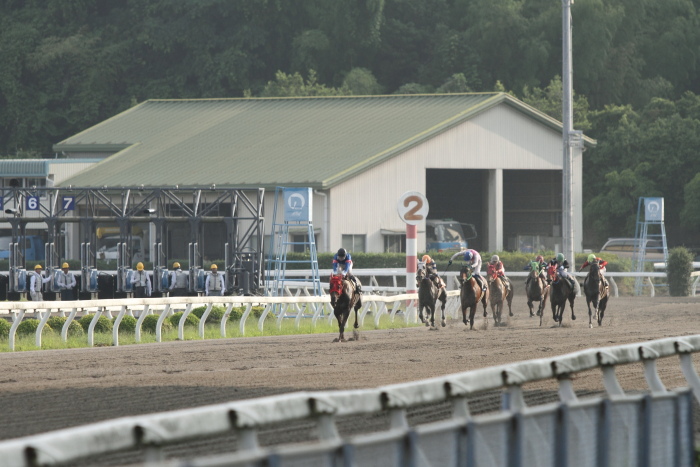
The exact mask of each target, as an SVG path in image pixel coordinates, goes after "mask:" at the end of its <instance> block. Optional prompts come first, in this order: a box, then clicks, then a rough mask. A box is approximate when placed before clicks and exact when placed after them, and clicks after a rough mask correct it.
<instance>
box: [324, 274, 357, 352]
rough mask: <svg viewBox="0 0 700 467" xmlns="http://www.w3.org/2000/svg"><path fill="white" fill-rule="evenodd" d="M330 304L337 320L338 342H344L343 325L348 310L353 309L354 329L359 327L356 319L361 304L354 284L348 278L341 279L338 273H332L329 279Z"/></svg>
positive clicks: (348, 312) (348, 313)
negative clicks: (338, 329)
mask: <svg viewBox="0 0 700 467" xmlns="http://www.w3.org/2000/svg"><path fill="white" fill-rule="evenodd" d="M330 294H331V305H332V306H333V314H334V315H335V318H336V319H337V320H338V327H339V328H340V336H338V342H345V325H346V324H347V322H348V318H349V317H350V310H351V309H352V308H354V309H355V326H354V328H355V330H357V328H359V327H360V324H359V322H358V319H357V311H358V310H359V309H360V307H361V306H362V302H361V301H360V294H358V293H355V284H353V282H352V281H351V280H350V279H343V277H342V276H341V275H339V274H334V275H332V276H331V279H330Z"/></svg>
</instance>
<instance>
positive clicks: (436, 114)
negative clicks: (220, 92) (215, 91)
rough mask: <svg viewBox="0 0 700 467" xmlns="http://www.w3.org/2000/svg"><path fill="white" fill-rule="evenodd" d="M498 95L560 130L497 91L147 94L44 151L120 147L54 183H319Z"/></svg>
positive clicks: (396, 149)
mask: <svg viewBox="0 0 700 467" xmlns="http://www.w3.org/2000/svg"><path fill="white" fill-rule="evenodd" d="M503 102H505V103H507V104H509V105H512V106H515V107H516V108H519V109H520V110H522V111H524V112H527V113H529V114H531V115H532V116H533V117H534V118H536V119H538V120H540V121H541V122H542V123H544V124H546V125H549V126H553V127H557V126H558V128H559V129H561V124H559V123H558V122H556V121H555V120H553V119H551V118H549V117H547V116H546V115H544V114H542V113H540V112H538V111H536V110H534V109H532V108H531V107H529V106H527V105H525V104H523V103H522V102H520V101H517V100H516V99H514V98H512V97H510V96H508V95H506V94H502V93H486V94H449V95H410V96H371V97H324V98H258V99H213V100H150V101H146V102H144V103H142V104H140V105H138V106H135V107H133V108H131V109H129V110H127V111H125V112H123V113H121V114H118V115H116V116H114V117H112V118H110V119H109V120H106V121H104V122H102V123H100V124H98V125H96V126H94V127H92V128H89V129H87V130H85V131H83V132H81V133H79V134H77V135H75V136H72V137H70V138H68V139H66V140H64V141H62V142H61V143H58V144H56V145H55V146H54V150H56V151H69V150H70V151H71V152H79V151H81V149H82V150H85V151H96V150H97V151H99V150H100V149H103V148H112V149H114V148H125V149H122V150H120V151H119V152H118V153H117V154H115V155H113V156H111V157H109V158H107V159H106V160H104V161H103V162H100V163H99V164H97V165H95V166H94V167H92V168H90V169H88V170H85V171H83V172H81V173H80V174H78V175H76V176H74V177H71V178H70V179H68V180H65V181H64V182H63V183H62V184H63V185H66V184H71V185H73V186H85V187H89V186H104V185H106V186H137V185H144V186H173V185H176V184H177V185H180V186H209V185H211V184H216V185H217V186H229V187H248V186H256V187H258V186H260V187H274V186H280V185H283V186H310V187H314V188H325V187H329V186H332V185H335V184H337V183H339V182H341V181H343V180H345V179H347V178H349V177H352V176H354V175H356V174H357V173H359V172H361V171H363V170H366V169H368V168H370V167H372V166H374V165H376V164H378V163H380V162H382V161H383V160H385V159H387V158H389V157H393V156H394V155H396V154H398V153H400V152H402V151H404V150H405V149H407V148H409V147H411V146H413V145H415V144H418V143H420V142H421V141H424V140H425V139H427V138H430V137H432V136H434V135H435V134H438V133H440V132H442V131H444V130H446V129H447V128H450V127H452V126H454V125H456V124H458V123H460V122H462V121H464V120H465V119H468V118H470V117H471V116H472V115H474V114H475V113H478V112H480V111H483V110H486V109H488V108H490V107H491V106H493V105H497V104H499V103H503Z"/></svg>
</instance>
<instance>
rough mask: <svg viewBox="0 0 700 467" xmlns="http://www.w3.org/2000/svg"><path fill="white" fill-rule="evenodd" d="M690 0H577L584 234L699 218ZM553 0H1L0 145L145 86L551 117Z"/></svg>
mask: <svg viewBox="0 0 700 467" xmlns="http://www.w3.org/2000/svg"><path fill="white" fill-rule="evenodd" d="M698 7H700V2H699V1H698V0H577V1H576V3H575V4H574V5H573V7H572V15H573V28H574V29H573V57H574V87H575V90H576V97H575V116H574V120H575V126H576V128H577V129H582V130H585V131H586V132H587V134H589V135H590V136H592V137H593V138H596V139H597V140H598V148H596V149H594V150H589V151H587V152H586V154H585V157H584V159H585V162H584V169H585V171H584V179H585V187H584V191H585V203H586V209H585V217H586V222H585V225H586V239H587V242H589V243H590V244H589V245H587V246H590V247H596V246H598V245H600V243H601V242H602V241H603V240H604V239H605V237H606V236H609V235H631V234H632V233H633V223H634V215H635V213H636V212H635V211H636V201H635V199H636V197H638V196H651V195H661V196H664V197H665V198H666V206H667V221H668V224H669V226H670V227H671V228H670V230H671V232H669V234H670V235H671V236H675V237H676V239H677V240H678V241H679V242H680V241H685V240H687V239H688V238H692V237H693V235H695V237H700V236H699V235H697V233H698V229H699V228H700V221H699V220H698V219H700V208H699V207H697V206H698V204H699V203H698V199H699V198H700V188H699V185H700V182H698V180H697V174H698V171H699V169H700V167H699V165H700V162H699V161H700V158H698V157H697V155H696V153H697V148H698V147H700V145H699V144H698V143H700V141H699V139H700V132H699V131H698V130H699V129H700V128H699V126H700V110H699V109H700V103H699V102H698V94H700V63H699V60H700V15H698ZM561 61H562V59H561V2H558V1H551V0H528V1H523V0H304V1H300V2H290V1H286V0H242V1H230V0H139V1H135V0H111V1H109V2H106V1H99V0H0V63H2V65H3V66H2V67H0V154H1V155H4V156H11V157H27V156H43V155H47V154H49V153H50V151H51V145H52V144H54V143H56V142H58V141H60V140H62V139H64V138H65V137H68V136H70V135H72V134H75V133H77V132H79V131H81V130H82V129H84V128H86V127H88V126H91V125H93V124H95V123H97V122H99V121H102V120H104V119H106V118H108V117H110V116H112V115H114V114H116V113H118V112H120V111H123V110H125V109H127V108H129V107H130V106H132V105H134V104H135V103H137V102H140V101H143V100H145V99H154V98H207V97H240V96H289V95H316V96H318V95H339V94H354V95H367V94H379V93H389V94H390V93H433V92H448V93H449V92H468V91H491V90H494V89H496V90H504V91H505V90H508V91H509V92H511V93H513V94H514V95H516V96H517V97H519V98H520V99H523V100H524V101H525V102H527V103H529V104H531V105H533V106H535V107H537V108H539V109H541V110H543V111H545V112H547V113H549V114H550V115H552V116H553V117H555V118H561V79H560V78H559V76H560V75H561Z"/></svg>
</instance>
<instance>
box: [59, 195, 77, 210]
mask: <svg viewBox="0 0 700 467" xmlns="http://www.w3.org/2000/svg"><path fill="white" fill-rule="evenodd" d="M61 204H62V205H63V210H64V211H75V196H64V197H63V198H62V199H61Z"/></svg>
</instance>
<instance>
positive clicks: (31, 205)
mask: <svg viewBox="0 0 700 467" xmlns="http://www.w3.org/2000/svg"><path fill="white" fill-rule="evenodd" d="M37 209H39V197H38V196H27V211H36V210H37Z"/></svg>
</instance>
